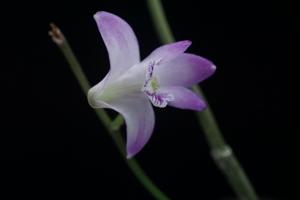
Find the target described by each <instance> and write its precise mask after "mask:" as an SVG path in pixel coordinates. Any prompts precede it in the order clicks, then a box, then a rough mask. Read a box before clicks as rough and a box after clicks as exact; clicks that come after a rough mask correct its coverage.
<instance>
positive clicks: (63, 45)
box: [49, 24, 169, 200]
mask: <svg viewBox="0 0 300 200" xmlns="http://www.w3.org/2000/svg"><path fill="white" fill-rule="evenodd" d="M50 26H51V30H50V31H49V35H50V36H51V37H52V40H53V42H54V43H55V44H56V45H57V46H58V47H59V49H60V50H61V52H62V53H63V55H64V56H65V58H66V60H67V62H68V64H69V67H70V68H71V70H72V72H73V74H74V76H75V77H76V79H77V81H78V83H79V85H80V87H81V89H82V91H83V92H84V94H86V93H87V92H88V90H89V88H90V84H89V82H88V80H87V78H86V76H85V74H84V72H83V71H82V68H81V66H80V64H79V62H78V60H77V58H76V57H75V55H74V53H73V51H72V49H71V47H70V45H69V43H68V41H67V40H66V38H65V36H64V35H63V33H62V32H61V30H60V29H59V28H58V27H57V26H55V25H54V24H50ZM94 111H95V112H96V115H97V116H98V118H99V120H100V121H101V122H102V124H103V125H104V126H105V128H106V130H107V131H108V132H109V133H110V134H109V135H110V136H111V138H112V139H113V141H114V142H115V144H116V146H117V148H118V150H119V152H120V153H121V154H122V157H123V159H124V161H125V162H126V163H127V165H128V167H129V168H130V170H131V171H132V173H133V174H134V175H135V177H136V178H137V179H138V180H139V182H140V183H141V184H142V185H143V186H144V187H145V189H146V190H148V192H149V193H150V194H151V195H152V196H153V197H154V198H156V199H158V200H169V198H168V197H167V196H166V195H165V194H164V193H163V192H162V191H161V190H160V189H159V188H158V187H157V186H156V185H155V184H154V183H153V182H152V180H151V179H150V178H149V177H148V176H147V175H146V174H145V172H144V171H143V169H142V168H141V167H140V165H139V164H138V162H137V161H136V160H135V159H130V160H128V159H126V153H125V150H124V142H123V139H122V137H121V133H120V131H119V128H120V126H121V125H122V124H123V118H122V116H120V115H118V116H117V117H116V118H115V119H114V120H113V121H112V120H111V119H110V117H109V116H108V114H107V113H106V112H105V111H104V110H103V109H94Z"/></svg>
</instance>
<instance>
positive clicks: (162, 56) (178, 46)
mask: <svg viewBox="0 0 300 200" xmlns="http://www.w3.org/2000/svg"><path fill="white" fill-rule="evenodd" d="M191 44H192V42H191V41H188V40H184V41H180V42H175V43H171V44H166V45H163V46H161V47H159V48H157V49H155V50H154V51H153V52H152V53H151V54H150V55H149V56H148V57H147V58H146V59H145V60H144V61H143V63H145V65H146V66H148V64H149V62H150V63H152V62H155V63H156V64H158V63H163V62H167V61H170V60H172V59H173V58H175V57H177V56H178V55H180V54H181V53H183V52H184V51H185V50H186V49H187V48H188V47H189V46H190V45H191Z"/></svg>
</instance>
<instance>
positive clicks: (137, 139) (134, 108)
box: [90, 91, 154, 158]
mask: <svg viewBox="0 0 300 200" xmlns="http://www.w3.org/2000/svg"><path fill="white" fill-rule="evenodd" d="M90 95H93V91H91V92H90ZM91 98H92V96H91ZM90 103H91V104H93V107H94V108H97V107H98V108H110V109H113V110H115V111H117V112H119V113H120V114H121V115H122V116H123V117H124V119H125V122H126V129H127V144H126V150H127V158H131V157H133V156H134V155H135V154H136V153H138V152H139V151H140V150H141V149H142V148H143V147H144V146H145V144H146V143H147V142H148V140H149V138H150V136H151V134H152V132H153V128H154V111H153V108H152V106H151V103H150V102H149V100H148V99H147V97H145V95H144V94H130V95H127V96H123V97H122V98H116V99H113V100H111V101H109V102H103V101H100V100H97V99H95V98H92V100H90Z"/></svg>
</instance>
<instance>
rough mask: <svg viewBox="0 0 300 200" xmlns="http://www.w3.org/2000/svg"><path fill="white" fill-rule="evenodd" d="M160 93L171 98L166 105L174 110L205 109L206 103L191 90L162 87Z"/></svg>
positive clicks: (178, 87)
mask: <svg viewBox="0 0 300 200" xmlns="http://www.w3.org/2000/svg"><path fill="white" fill-rule="evenodd" d="M160 92H164V93H166V94H169V95H171V96H173V100H172V101H170V102H168V105H170V106H173V107H175V108H181V109H191V110H196V111H201V110H203V109H204V108H206V103H205V102H204V101H203V100H202V99H201V98H200V97H199V96H197V95H196V94H195V93H194V92H192V91H191V90H189V89H187V88H185V87H180V86H177V87H176V86H174V87H163V88H161V89H160Z"/></svg>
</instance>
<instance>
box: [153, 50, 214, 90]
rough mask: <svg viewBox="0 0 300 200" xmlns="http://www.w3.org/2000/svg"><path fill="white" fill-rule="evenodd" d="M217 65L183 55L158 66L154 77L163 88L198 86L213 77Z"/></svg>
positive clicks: (190, 55) (192, 56) (196, 57)
mask: <svg viewBox="0 0 300 200" xmlns="http://www.w3.org/2000/svg"><path fill="white" fill-rule="evenodd" d="M215 70H216V67H215V65H214V64H213V63H212V62H211V61H209V60H207V59H205V58H202V57H200V56H197V55H193V54H187V53H183V54H181V55H179V56H177V57H176V58H174V59H173V60H171V61H169V62H166V63H163V64H161V65H158V66H156V68H155V69H154V76H157V77H158V81H159V84H160V85H161V86H162V87H163V86H185V87H189V86H191V85H194V84H197V83H199V82H200V81H203V80H204V79H207V78H208V77H209V76H211V75H212V74H213V73H214V72H215Z"/></svg>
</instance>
